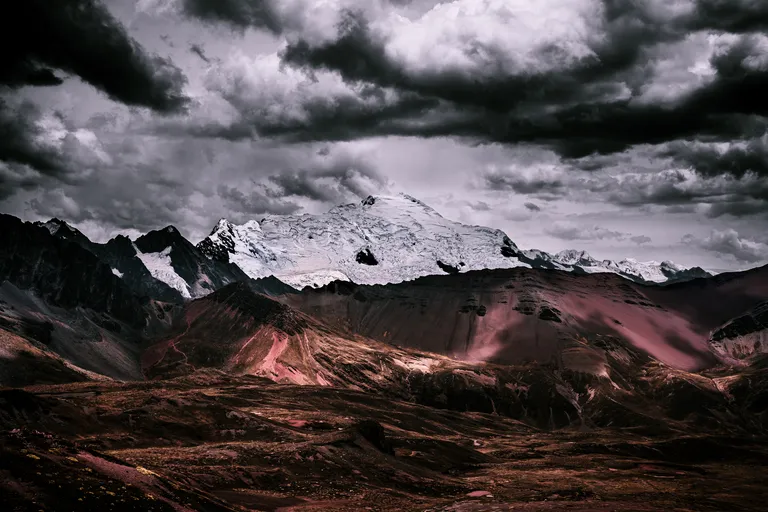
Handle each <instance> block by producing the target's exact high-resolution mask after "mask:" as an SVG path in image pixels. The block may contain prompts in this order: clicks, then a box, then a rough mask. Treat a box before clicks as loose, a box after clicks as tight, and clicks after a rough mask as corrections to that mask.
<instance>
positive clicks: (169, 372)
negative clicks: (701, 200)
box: [0, 196, 768, 512]
mask: <svg viewBox="0 0 768 512" xmlns="http://www.w3.org/2000/svg"><path fill="white" fill-rule="evenodd" d="M0 239H1V240H2V243H1V244H0V495H3V496H5V495H7V496H10V497H11V498H9V499H12V500H15V501H9V502H10V503H12V504H13V506H14V507H16V508H12V510H16V509H18V510H27V509H30V508H29V507H31V506H32V505H34V506H35V507H37V508H35V510H37V509H39V508H40V505H41V504H42V505H43V509H50V510H56V509H57V507H59V509H60V508H61V507H64V508H66V509H67V510H70V509H71V510H93V507H97V506H101V505H104V504H107V505H109V504H112V503H116V502H119V503H122V501H120V500H123V501H126V500H127V501H129V502H130V503H136V504H137V505H136V506H137V507H139V508H138V509H137V510H143V509H147V507H149V506H160V505H150V504H149V503H150V502H153V503H162V504H163V505H162V506H161V509H162V510H212V511H213V510H215V511H223V510H226V511H242V510H290V509H291V508H290V507H297V508H295V509H297V510H300V509H301V508H302V507H305V508H306V507H309V508H310V509H324V510H364V509H365V508H366V507H369V508H372V509H373V510H495V509H497V508H494V507H501V506H507V504H510V503H513V504H516V505H515V506H516V507H517V505H519V506H520V507H528V508H522V509H523V510H551V509H552V508H551V504H552V503H560V504H573V507H571V506H570V505H568V506H569V507H570V509H571V510H577V511H582V512H586V511H587V510H601V511H602V510H643V511H650V510H660V509H663V510H673V509H675V507H677V508H680V507H688V508H689V509H691V510H698V509H699V508H697V507H698V505H697V504H700V492H699V491H697V489H701V488H710V487H712V486H713V482H714V481H715V478H716V481H717V482H719V483H722V482H726V483H727V484H728V486H729V489H730V491H728V492H722V493H719V492H716V491H713V493H712V494H711V496H712V497H711V499H712V500H713V504H712V508H711V510H731V509H744V510H760V509H761V507H762V505H763V504H762V503H761V502H760V500H759V499H757V498H755V496H757V495H758V494H759V490H760V489H763V486H764V484H765V483H766V482H765V479H764V478H763V476H762V475H763V473H761V472H760V471H754V467H755V464H758V462H756V461H759V460H765V456H768V450H766V448H765V447H766V446H768V444H767V443H765V442H764V433H765V431H766V428H768V386H766V383H767V382H768V380H767V379H768V364H766V363H768V359H766V358H767V357H768V355H767V354H768V342H766V340H767V339H768V338H766V336H767V335H766V332H768V320H766V301H768V267H762V268H756V269H752V270H749V271H745V272H734V273H723V274H718V275H716V276H712V275H709V274H708V273H706V272H704V271H703V270H701V269H698V268H694V269H684V268H681V267H678V266H676V265H674V264H672V263H669V262H662V263H638V262H635V261H633V260H625V261H622V262H612V261H598V260H595V259H593V258H591V257H590V256H589V255H588V254H586V253H584V252H578V251H564V252H561V253H558V254H556V255H550V254H547V253H544V252H541V251H533V250H521V249H519V248H518V246H517V245H516V244H515V243H514V242H512V240H511V239H510V238H509V237H508V236H507V235H506V234H505V233H503V232H502V231H499V230H494V229H489V228H483V227H476V226H466V225H463V224H458V223H454V222H451V221H449V220H447V219H445V218H443V217H442V216H440V215H439V214H438V213H437V212H435V211H434V210H432V209H431V208H429V207H428V206H426V205H424V204H423V203H421V202H420V201H418V200H416V199H413V198H411V197H409V196H395V197H384V196H376V197H369V198H368V199H366V200H365V201H363V202H362V203H360V204H352V205H345V206H340V207H337V208H334V209H332V210H331V211H330V212H328V213H326V214H323V215H299V216H285V217H277V216H270V217H267V218H265V219H262V220H260V221H258V222H256V221H251V222H248V223H245V224H243V225H240V226H237V225H234V224H231V223H229V222H227V221H225V220H222V221H220V222H219V223H218V224H217V225H216V227H215V229H214V230H213V232H212V233H211V235H209V236H208V237H206V238H205V239H204V240H202V241H201V242H200V243H199V244H197V245H194V244H192V243H190V242H189V241H188V240H186V239H185V238H184V237H183V236H182V235H181V233H180V232H179V231H178V229H176V228H174V227H172V226H169V227H166V228H164V229H161V230H157V231H151V232H149V233H147V234H145V235H142V236H140V237H138V238H136V239H135V240H131V239H129V238H127V237H124V236H118V237H116V238H113V239H112V240H110V241H108V242H107V243H104V244H99V243H94V242H92V241H91V240H89V239H88V238H87V237H86V236H85V235H84V234H83V233H81V232H80V231H78V230H77V229H75V228H73V227H72V226H70V225H68V224H67V223H66V222H63V221H61V220H57V219H52V220H51V221H48V222H45V223H29V222H23V221H21V220H19V219H17V218H15V217H11V216H8V215H0ZM3 386H5V387H3ZM563 461H565V462H563ZM564 464H566V465H567V467H569V468H571V470H569V471H571V473H569V475H568V477H567V482H559V481H557V482H556V481H555V480H553V479H552V475H553V474H558V475H560V474H561V472H562V471H564V470H563V467H565V466H564ZM38 473H39V474H38ZM614 473H615V474H614ZM595 475H598V477H595ZM713 475H715V476H713ZM657 477H658V478H660V479H661V480H658V479H657ZM558 478H559V477H558ZM339 482H351V483H347V484H345V485H341V484H340V483H339ZM514 482H522V483H520V484H519V485H518V484H515V483H514ZM129 484H130V485H129ZM660 485H661V486H666V487H659V486H660ZM718 485H719V484H718ZM630 487H631V488H632V489H634V490H633V491H631V492H630V491H627V490H626V489H629V488H630ZM715 487H716V486H715ZM19 489H22V491H23V492H21V491H19ZM659 489H663V490H662V491H660V490H659ZM30 496H34V497H35V498H34V499H35V500H36V501H35V503H34V504H32V502H31V501H30V499H31V498H30ZM147 496H150V497H147ZM116 500H117V501H116ZM414 500H415V501H416V502H418V504H417V505H414ZM478 500H480V501H478ZM99 504H101V505H99ZM371 504H375V505H371ZM478 504H482V506H484V507H486V508H482V507H481V508H478V506H479V505H478ZM25 507H26V508H25ZM46 507H47V508H46ZM89 507H90V508H89ZM163 507H165V508H163ZM286 507H289V508H286ZM414 507H415V508H414ZM441 507H442V508H441ZM456 507H458V508H456ZM548 507H549V508H548ZM606 507H607V508H606ZM734 507H736V508H734ZM125 510H133V509H132V508H126V509H125ZM500 510H504V509H503V508H501V509H500ZM707 510H709V509H707Z"/></svg>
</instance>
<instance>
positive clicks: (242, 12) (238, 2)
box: [182, 0, 283, 34]
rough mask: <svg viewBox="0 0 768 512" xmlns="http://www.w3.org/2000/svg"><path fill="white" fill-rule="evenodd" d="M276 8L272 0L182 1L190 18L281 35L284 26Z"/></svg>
mask: <svg viewBox="0 0 768 512" xmlns="http://www.w3.org/2000/svg"><path fill="white" fill-rule="evenodd" d="M274 6H275V2H274V1H272V0H182V8H183V10H184V12H185V13H186V14H187V15H188V16H193V17H196V18H199V19H201V20H205V21H210V22H222V23H226V24H229V25H231V26H233V27H236V28H239V29H245V28H248V27H253V28H257V29H263V30H268V31H270V32H272V33H275V34H280V33H281V32H282V31H283V26H282V22H281V20H280V18H279V16H278V15H277V13H276V12H275V8H274Z"/></svg>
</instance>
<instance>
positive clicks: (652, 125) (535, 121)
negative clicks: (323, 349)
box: [184, 0, 768, 158]
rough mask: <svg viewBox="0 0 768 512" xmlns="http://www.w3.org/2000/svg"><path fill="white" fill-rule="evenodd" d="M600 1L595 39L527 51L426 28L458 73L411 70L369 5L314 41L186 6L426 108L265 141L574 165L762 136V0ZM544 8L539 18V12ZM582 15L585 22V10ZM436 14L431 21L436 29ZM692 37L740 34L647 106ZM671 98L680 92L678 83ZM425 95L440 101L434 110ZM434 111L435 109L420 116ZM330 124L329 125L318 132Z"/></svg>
mask: <svg viewBox="0 0 768 512" xmlns="http://www.w3.org/2000/svg"><path fill="white" fill-rule="evenodd" d="M692 1H694V0H692ZM198 4H199V5H198ZM463 4H466V5H472V6H473V8H474V10H479V9H486V10H489V11H490V10H491V9H494V8H496V7H495V6H494V7H491V6H490V4H481V3H479V2H478V3H477V5H475V4H472V3H471V2H469V1H465V2H463ZM601 4H602V19H600V18H599V17H600V15H597V14H596V16H597V18H596V19H594V20H592V19H589V20H588V21H589V22H590V23H589V25H588V27H589V28H590V30H593V31H595V32H596V33H595V34H593V35H591V36H590V37H587V36H584V35H583V34H581V35H574V34H573V33H568V34H565V35H563V39H562V40H556V41H555V42H552V43H551V44H548V45H544V46H542V47H537V48H535V49H534V50H531V52H533V53H528V54H523V53H521V54H520V55H517V54H516V52H522V51H523V50H520V49H519V48H516V47H513V46H510V47H506V46H504V45H505V44H512V43H509V42H508V41H507V40H499V41H496V40H494V39H493V37H491V38H490V39H489V40H486V39H487V38H481V37H480V35H479V34H473V33H472V32H467V33H466V34H465V35H463V36H462V37H459V36H457V35H456V33H455V32H452V31H451V29H450V27H451V26H454V25H455V20H453V21H451V22H450V23H448V22H446V23H445V25H439V23H436V24H433V25H429V24H428V23H427V22H424V23H423V26H420V28H421V29H423V30H424V31H426V32H427V33H428V34H429V33H430V31H435V32H437V33H438V35H439V32H440V31H441V30H444V31H445V32H446V34H447V35H446V37H447V38H449V39H448V40H449V41H451V39H450V38H451V37H454V38H456V40H455V41H454V42H455V47H456V48H455V49H456V50H457V51H461V52H463V55H464V57H465V59H464V60H466V61H470V62H471V64H468V65H467V66H469V67H466V68H462V67H461V64H456V63H453V62H452V63H450V65H444V63H441V62H432V61H430V59H431V58H436V57H434V56H432V54H425V57H424V58H423V59H421V60H420V61H413V62H412V61H407V59H406V58H405V57H403V48H401V47H398V51H389V50H390V49H391V48H390V46H391V45H392V44H393V42H392V41H393V38H395V37H396V34H397V31H398V30H400V28H399V26H393V27H389V29H384V30H382V29H381V27H379V26H378V25H377V26H376V27H377V28H376V29H374V28H372V26H373V24H372V20H371V19H370V16H371V14H370V13H368V12H367V11H364V10H362V9H359V10H357V9H354V8H351V9H350V8H347V9H344V8H340V19H341V21H340V22H339V23H338V26H337V31H336V34H335V35H334V36H333V37H331V38H325V39H322V40H321V41H319V42H318V40H317V38H311V37H308V36H307V37H305V34H304V33H303V31H302V25H301V23H300V22H299V21H296V20H293V19H291V18H290V17H289V18H286V17H285V16H287V15H286V14H285V12H283V11H280V12H281V14H280V16H278V15H277V14H276V13H277V12H278V10H277V9H276V7H274V6H275V5H277V4H275V3H273V2H269V1H262V2H259V1H255V0H251V1H246V0H228V1H226V2H221V3H219V2H216V3H215V5H214V3H213V2H205V1H202V0H199V1H191V0H186V1H185V3H184V5H185V9H186V11H187V13H188V14H191V15H195V16H197V17H201V18H203V19H208V20H216V21H220V22H224V23H228V24H230V25H232V26H239V27H245V26H253V27H256V28H266V29H268V30H271V31H272V32H275V33H281V32H284V31H286V30H288V29H287V28H286V27H290V30H291V33H290V34H289V37H287V42H288V44H287V46H286V47H285V49H284V50H283V52H282V54H281V57H282V60H283V62H284V63H286V64H288V65H291V66H294V67H298V68H301V69H305V70H308V71H324V72H332V73H339V74H340V75H341V76H343V77H344V79H345V80H346V81H347V82H348V83H350V84H369V85H371V86H376V87H379V88H388V89H392V90H396V91H399V92H400V93H401V94H406V93H407V94H411V95H415V97H416V98H421V100H422V101H424V103H422V104H421V105H420V107H419V108H416V109H409V108H405V109H396V110H393V109H392V107H391V105H387V106H386V108H384V107H383V106H379V107H380V115H377V113H376V112H375V111H366V113H365V116H364V117H363V118H361V117H360V116H359V112H356V108H357V106H356V105H355V104H354V103H347V104H344V103H340V104H338V105H335V110H334V118H333V119H328V118H327V116H316V117H312V118H309V119H308V120H307V122H306V123H304V124H290V125H287V126H285V127H281V126H276V127H272V128H273V129H272V130H271V131H270V130H263V132H261V133H263V134H264V135H273V134H274V135H279V134H281V132H283V133H293V134H303V135H296V138H297V139H298V140H321V139H323V138H328V139H329V140H339V139H343V140H346V139H349V138H355V137H366V136H375V135H406V136H421V137H436V136H446V135H454V136H461V137H469V138H474V139H477V140H480V141H490V142H502V143H510V144H514V143H521V142H529V143H535V144H542V145H548V146H550V147H552V148H554V149H556V150H557V151H558V152H559V153H560V154H562V155H564V156H566V157H571V158H578V157H583V156H586V155H590V154H592V153H595V152H597V153H603V154H607V153H615V152H620V151H623V150H625V149H626V148H628V147H631V146H633V145H636V144H661V143H666V142H669V141H672V140H677V139H685V138H706V139H710V140H728V139H732V138H738V137H742V136H744V135H745V133H748V132H749V131H750V130H752V129H754V126H752V125H751V123H750V121H749V119H747V118H748V117H750V116H754V115H758V116H764V115H767V114H768V96H766V95H765V94H764V93H763V92H762V91H764V90H765V89H766V88H768V69H767V68H766V67H765V66H760V65H754V63H755V60H756V59H759V58H760V56H761V55H763V54H764V53H765V51H764V48H762V47H761V46H760V37H759V35H756V34H751V33H750V32H751V31H755V30H759V29H760V28H761V27H763V24H764V21H765V18H766V17H765V14H766V9H767V8H766V7H765V5H766V3H765V2H759V1H752V0H739V1H736V2H725V1H720V0H698V1H696V2H695V4H690V5H693V6H694V7H695V8H694V9H692V10H690V12H686V11H685V9H682V8H681V9H678V10H677V11H676V8H677V7H678V6H680V4H681V3H680V2H678V3H670V5H668V6H665V5H663V4H662V3H661V2H636V1H631V0H604V1H603V2H602V3H601ZM574 5H576V6H577V7H578V6H582V7H583V6H585V5H586V6H589V5H597V2H593V3H591V4H589V3H588V2H575V3H574ZM563 6H564V7H565V6H568V2H563ZM192 7H194V9H193V8H192ZM585 8H586V7H585ZM444 10H447V9H444ZM678 11H679V12H678ZM286 12H287V11H286ZM585 12H587V13H589V12H590V11H585ZM595 12H596V11H595ZM491 14H493V13H491ZM546 14H547V13H546V12H544V11H542V13H541V16H542V17H543V16H545V15H546ZM499 15H500V14H499ZM579 15H580V16H581V17H582V18H583V17H588V16H589V14H584V12H582V11H579ZM281 16H282V18H281ZM433 18H434V16H433ZM433 18H429V20H430V22H431V21H434V20H433ZM275 20H278V21H275ZM280 20H282V21H280ZM377 21H378V20H377ZM439 21H441V20H438V22H439ZM442 21H445V20H442ZM578 21H579V19H575V20H574V23H577V22H578ZM598 21H600V23H597V22H598ZM417 22H418V20H417ZM281 23H282V24H281ZM446 27H448V28H446ZM388 30H389V32H388ZM414 30H415V29H414ZM696 30H722V31H730V32H733V33H739V34H745V35H742V36H739V39H738V41H736V42H735V43H732V44H731V45H730V47H728V48H725V49H723V50H720V51H718V52H716V53H715V54H714V55H713V56H712V58H711V65H712V66H713V68H714V70H715V71H716V75H715V76H714V78H713V79H712V80H711V81H710V82H709V83H702V84H700V85H699V86H698V87H696V88H694V89H693V90H691V91H690V93H688V94H683V95H681V96H680V97H678V98H675V99H674V101H672V100H669V101H662V100H660V99H649V100H643V101H638V97H639V96H640V95H642V93H643V91H644V90H645V89H646V88H647V87H648V86H649V84H651V83H652V82H653V80H655V79H657V78H658V76H657V73H658V72H659V71H657V70H656V68H655V64H656V63H657V62H660V61H661V60H663V59H668V58H670V57H673V56H674V55H676V53H677V52H679V51H680V49H679V48H677V47H676V46H675V45H679V44H682V43H683V42H685V40H686V38H688V37H689V36H690V35H691V34H692V32H693V31H696ZM488 32H489V33H492V31H490V30H489V31H488ZM393 34H394V35H393ZM569 38H571V39H569ZM574 38H575V39H574ZM424 41H425V42H422V44H424V45H429V44H430V41H436V42H439V43H440V44H442V43H444V41H445V38H439V37H435V38H434V39H430V38H429V35H428V36H427V37H426V39H425V40H424ZM416 44H417V45H418V44H419V43H416ZM580 45H586V46H588V50H589V52H587V51H586V50H585V51H584V52H582V53H578V52H575V51H574V52H575V53H569V52H572V51H573V50H572V48H574V47H580ZM528 50H530V49H528ZM528 50H525V51H528ZM436 54H438V55H439V52H436ZM478 56H482V58H480V57H478ZM515 58H519V59H521V61H523V62H527V60H525V59H531V60H532V61H533V62H537V65H536V66H533V65H528V66H519V67H518V68H514V69H507V68H505V62H506V61H507V60H509V59H513V60H514V59H515ZM534 58H535V59H534ZM414 62H418V64H417V65H414ZM542 63H543V64H542ZM659 87H664V86H663V85H661V86H659ZM666 90H667V91H668V94H670V95H672V94H674V93H673V91H674V90H676V87H675V84H672V85H669V86H668V87H666ZM428 100H432V101H433V103H432V104H431V105H430V104H429V103H428ZM412 101H417V102H418V100H412ZM446 106H447V107H448V108H446ZM350 109H351V113H350V115H346V114H345V113H344V112H345V111H346V110H350ZM425 111H428V112H430V113H431V114H432V115H431V116H429V117H428V116H425V115H424V114H425ZM415 119H420V122H414V120H415ZM395 121H397V122H395ZM345 123H348V124H349V127H348V128H345V127H344V124H345ZM328 126H333V129H332V130H326V129H323V128H325V127H328Z"/></svg>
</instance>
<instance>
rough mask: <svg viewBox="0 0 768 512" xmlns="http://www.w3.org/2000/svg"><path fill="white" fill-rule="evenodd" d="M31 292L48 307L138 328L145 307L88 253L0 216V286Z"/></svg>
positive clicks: (34, 227) (46, 233) (142, 323)
mask: <svg viewBox="0 0 768 512" xmlns="http://www.w3.org/2000/svg"><path fill="white" fill-rule="evenodd" d="M2 280H7V281H9V282H10V283H12V284H14V285H15V286H17V287H19V288H21V289H25V290H32V291H34V292H35V293H36V294H38V295H39V296H40V297H41V298H43V299H44V300H45V301H47V302H49V303H50V304H53V305H56V306H60V307H63V308H75V307H78V306H79V307H85V308H88V309H92V310H94V311H100V312H105V313H109V314H111V315H113V316H114V317H116V318H118V319H120V320H122V321H124V322H126V323H128V324H130V325H134V326H143V325H144V308H143V305H144V303H145V301H142V300H140V299H139V298H137V297H136V296H135V295H134V293H133V292H132V291H131V290H130V288H129V287H128V286H126V285H125V284H124V283H123V282H122V281H121V279H120V278H119V277H117V276H115V275H114V274H113V273H112V269H111V268H110V267H109V265H107V264H105V263H103V262H102V261H101V260H99V258H98V257H97V256H96V255H95V254H93V253H92V252H90V251H88V250H86V249H84V248H83V247H81V246H80V245H79V244H78V243H76V242H70V241H68V240H63V239H60V238H57V237H55V236H53V235H51V233H50V232H49V231H48V230H47V229H46V228H44V227H40V226H35V225H33V224H31V223H26V222H22V221H21V220H19V219H17V218H16V217H12V216H10V215H0V281H2Z"/></svg>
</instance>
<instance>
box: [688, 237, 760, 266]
mask: <svg viewBox="0 0 768 512" xmlns="http://www.w3.org/2000/svg"><path fill="white" fill-rule="evenodd" d="M682 241H683V243H686V244H689V245H694V246H696V247H699V248H701V249H704V250H706V251H710V252H713V253H716V254H719V255H721V256H725V257H728V258H732V259H734V260H736V261H738V262H741V263H758V262H764V261H768V244H766V243H765V242H762V241H758V240H755V239H752V238H746V237H742V236H740V235H739V233H738V232H737V231H736V230H734V229H726V230H723V231H719V230H713V231H712V232H711V233H710V234H709V236H707V237H704V238H701V237H695V236H693V235H690V234H689V235H686V236H685V237H683V240H682Z"/></svg>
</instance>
